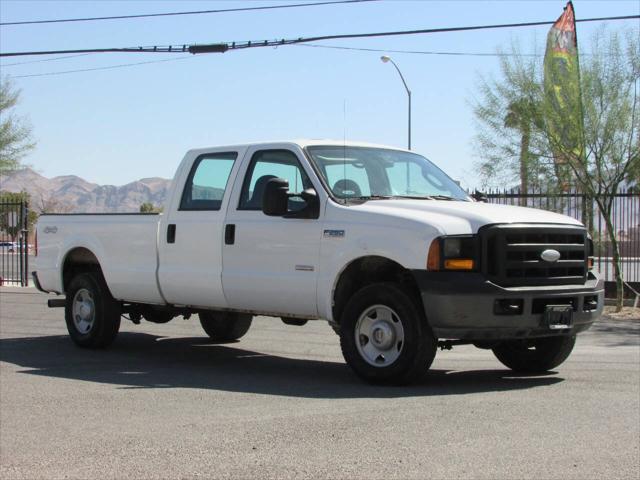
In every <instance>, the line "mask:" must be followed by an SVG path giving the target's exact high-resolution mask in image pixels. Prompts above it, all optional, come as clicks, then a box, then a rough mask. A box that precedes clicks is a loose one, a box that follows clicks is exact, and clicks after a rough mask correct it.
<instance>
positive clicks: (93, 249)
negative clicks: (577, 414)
mask: <svg viewBox="0 0 640 480" xmlns="http://www.w3.org/2000/svg"><path fill="white" fill-rule="evenodd" d="M37 229H38V238H39V239H40V249H39V252H38V256H37V259H36V270H35V271H34V272H33V277H34V280H35V283H36V285H37V287H38V288H39V289H41V290H43V291H45V292H55V293H57V294H60V295H65V296H66V298H65V299H64V300H57V299H54V300H49V305H50V306H60V307H62V306H64V307H65V317H66V323H67V327H68V330H69V334H70V336H71V338H72V339H73V341H74V342H75V343H76V344H78V345H80V346H82V347H105V346H107V345H109V344H110V343H111V342H112V341H113V340H114V339H115V337H116V334H117V332H118V329H119V327H120V319H121V316H125V317H127V318H129V319H130V320H132V321H133V322H134V323H139V322H140V320H141V319H142V318H144V319H145V320H148V321H151V322H156V323H164V322H167V321H169V320H171V319H172V318H174V317H176V316H185V317H188V316H190V315H192V314H198V316H199V319H200V322H201V324H202V327H203V328H204V331H205V332H206V333H207V334H208V335H209V336H210V337H211V338H212V339H214V340H216V341H232V340H236V339H238V338H240V337H241V336H242V335H244V334H245V333H246V332H247V330H248V329H249V327H250V325H251V320H252V316H253V315H268V316H275V317H281V318H282V320H283V321H284V322H285V323H287V324H290V325H303V324H304V323H306V321H307V320H315V319H323V320H327V321H328V322H329V323H330V324H331V325H332V327H333V328H334V330H335V331H336V332H337V333H338V334H339V336H340V344H341V347H342V352H343V354H344V357H345V360H346V361H347V363H348V364H349V365H350V366H351V367H352V368H353V370H354V371H355V372H356V374H358V375H359V376H360V377H362V378H364V379H365V380H367V381H369V382H376V383H408V382H412V381H416V380H417V379H419V378H421V377H422V376H423V375H424V374H425V373H426V372H427V370H428V369H429V366H430V365H431V363H432V361H433V359H434V356H435V353H436V350H437V347H438V346H440V347H442V348H451V346H452V345H457V344H473V345H476V346H477V347H479V348H485V349H492V350H493V352H494V354H495V355H496V356H497V358H498V359H499V360H500V361H501V362H502V363H503V364H504V365H506V366H507V367H509V368H511V369H514V370H516V371H544V370H549V369H552V368H555V367H556V366H558V365H559V364H560V363H562V362H563V361H564V360H565V359H566V358H567V357H568V356H569V354H570V353H571V350H572V349H573V346H574V343H575V338H576V337H575V336H576V334H577V333H578V332H581V331H583V330H586V329H587V328H589V327H590V326H591V324H592V323H593V322H594V321H595V320H596V319H597V318H598V317H599V316H600V314H601V312H602V308H603V303H604V289H603V282H602V281H601V280H600V279H599V278H598V276H597V274H596V273H595V272H593V270H592V267H593V260H592V257H591V255H592V253H591V252H592V244H591V240H590V238H589V236H588V234H587V232H586V230H585V228H584V227H583V226H582V225H581V224H580V223H579V222H578V221H576V220H574V219H573V218H570V217H566V216H563V215H558V214H555V213H551V212H547V211H542V210H535V209H529V208H521V207H513V206H503V205H490V204H487V203H482V202H478V201H475V200H473V199H472V198H470V197H469V196H468V195H467V194H466V193H465V192H464V191H463V190H462V189H461V188H460V187H459V186H458V185H457V184H456V183H455V182H454V181H453V180H451V179H450V178H449V177H448V176H447V175H445V174H444V173H443V172H442V171H441V170H440V169H438V168H437V167H436V166H435V165H434V164H433V163H431V162H430V161H429V160H427V159H426V158H424V157H422V156H420V155H417V154H415V153H413V152H410V151H406V150H400V149H395V148H390V147H383V146H375V145H370V144H362V143H353V142H332V141H291V142H271V143H255V144H248V145H234V146H225V147H215V148H204V149H198V150H191V151H189V152H188V153H187V154H186V156H185V157H184V159H183V161H182V163H181V164H180V166H179V168H178V170H177V172H176V175H175V178H174V180H173V187H172V190H171V192H170V194H169V197H168V198H167V201H166V205H165V207H164V213H162V214H160V215H158V214H63V215H42V216H41V217H40V220H39V222H38V226H37Z"/></svg>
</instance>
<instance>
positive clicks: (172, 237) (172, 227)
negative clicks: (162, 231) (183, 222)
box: [167, 223, 176, 243]
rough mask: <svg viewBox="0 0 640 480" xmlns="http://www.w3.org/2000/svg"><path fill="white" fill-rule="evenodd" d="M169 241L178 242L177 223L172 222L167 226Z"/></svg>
mask: <svg viewBox="0 0 640 480" xmlns="http://www.w3.org/2000/svg"><path fill="white" fill-rule="evenodd" d="M167 243H176V224H175V223H170V224H169V225H168V226H167Z"/></svg>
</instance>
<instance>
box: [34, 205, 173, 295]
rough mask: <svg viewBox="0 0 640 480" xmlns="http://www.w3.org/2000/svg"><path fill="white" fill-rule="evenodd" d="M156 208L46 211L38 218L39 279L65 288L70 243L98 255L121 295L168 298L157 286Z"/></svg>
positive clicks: (113, 291) (109, 282) (114, 290)
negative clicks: (141, 210)
mask: <svg viewBox="0 0 640 480" xmlns="http://www.w3.org/2000/svg"><path fill="white" fill-rule="evenodd" d="M160 215H161V214H157V213H97V214H84V213H81V214H43V215H41V216H40V218H39V220H38V227H37V231H38V249H39V251H38V256H37V257H36V265H35V267H36V270H37V271H38V278H39V280H40V283H41V284H42V285H43V287H45V288H46V289H48V290H54V291H58V292H61V291H62V290H63V287H62V278H61V274H60V273H61V265H63V264H64V260H65V257H66V252H67V251H68V249H69V246H70V245H73V246H74V247H76V248H86V249H87V250H89V251H90V252H93V254H94V255H95V256H96V257H97V259H98V261H99V264H100V265H101V267H102V270H103V273H104V276H105V279H106V280H107V285H109V289H110V290H111V294H112V295H113V296H114V297H115V298H116V299H118V300H123V301H131V302H145V303H164V301H163V299H162V296H161V294H160V291H159V288H158V282H157V278H156V271H157V267H158V255H157V243H158V223H159V219H160Z"/></svg>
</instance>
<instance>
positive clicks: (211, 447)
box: [0, 288, 640, 479]
mask: <svg viewBox="0 0 640 480" xmlns="http://www.w3.org/2000/svg"><path fill="white" fill-rule="evenodd" d="M45 301H46V296H45V295H43V294H38V293H36V292H35V290H33V289H22V290H21V289H17V288H2V289H0V478H3V479H13V478H29V479H31V478H197V477H200V478H350V479H351V478H363V479H378V478H380V479H382V478H384V479H394V478H398V479H400V478H402V479H405V478H491V479H495V478H505V479H507V478H508V479H511V478H536V479H540V478H544V479H547V478H563V479H564V478H579V479H584V478H632V479H637V478H639V477H640V323H638V322H631V321H602V322H600V323H599V324H597V325H596V326H594V328H593V329H592V330H590V331H589V332H587V333H585V334H584V335H582V336H581V337H579V340H578V344H577V347H576V350H574V353H573V355H572V356H571V357H570V359H569V360H568V361H567V362H566V363H565V364H564V365H562V366H560V367H559V368H558V369H557V371H554V372H552V373H550V374H548V375H542V376H519V375H514V374H512V373H511V372H510V371H509V370H506V369H505V368H504V367H502V365H501V364H499V363H498V362H497V360H495V359H494V357H493V356H492V354H491V353H490V352H487V351H483V350H478V349H475V348H473V347H467V346H465V347H458V348H454V350H453V351H451V352H447V351H445V352H439V353H438V356H437V357H436V361H435V363H434V365H433V367H432V373H431V374H430V375H429V376H428V378H427V379H426V381H425V382H424V383H422V384H420V385H417V386H412V387H401V388H398V387H372V386H369V385H365V384H362V383H361V382H360V381H358V379H357V378H356V377H355V376H354V375H353V374H352V373H351V371H350V370H349V369H348V367H347V366H346V365H345V364H344V362H343V359H342V356H341V354H340V350H339V346H338V342H337V337H336V335H335V334H334V333H333V331H332V330H331V328H329V326H328V325H326V324H325V323H324V322H314V323H310V324H308V325H307V326H305V327H293V326H286V325H284V324H282V323H281V322H280V321H278V320H276V319H272V318H265V317H258V318H257V319H255V320H254V325H253V327H252V329H251V330H250V331H249V333H248V334H247V336H246V337H244V338H243V339H242V340H241V341H240V342H237V343H232V344H224V345H222V344H212V343H210V342H209V341H208V339H207V337H205V336H204V333H203V332H202V331H201V329H200V325H199V323H198V322H197V320H196V319H195V318H193V319H191V320H188V321H184V320H182V319H177V320H174V321H173V322H171V323H169V324H165V325H154V324H149V323H144V322H143V324H142V325H133V324H131V323H129V322H125V321H123V325H122V328H121V333H120V335H119V337H118V339H117V341H116V343H115V344H114V346H113V347H112V348H111V349H108V350H104V351H87V350H81V349H78V348H76V347H75V346H74V345H73V344H72V343H71V341H70V340H69V338H68V337H67V335H66V329H65V326H64V321H63V312H62V310H61V309H47V308H46V306H45Z"/></svg>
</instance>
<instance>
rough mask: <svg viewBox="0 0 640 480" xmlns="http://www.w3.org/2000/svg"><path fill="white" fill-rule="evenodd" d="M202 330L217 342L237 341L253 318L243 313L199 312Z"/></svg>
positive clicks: (247, 329)
mask: <svg viewBox="0 0 640 480" xmlns="http://www.w3.org/2000/svg"><path fill="white" fill-rule="evenodd" d="M198 317H200V325H202V329H203V330H204V331H205V332H206V333H207V335H209V337H211V339H212V340H215V341H217V342H232V341H234V340H238V339H239V338H240V337H242V336H244V334H245V333H247V332H248V331H249V327H251V322H252V320H253V317H252V316H251V315H248V314H245V313H234V312H200V313H199V314H198Z"/></svg>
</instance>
